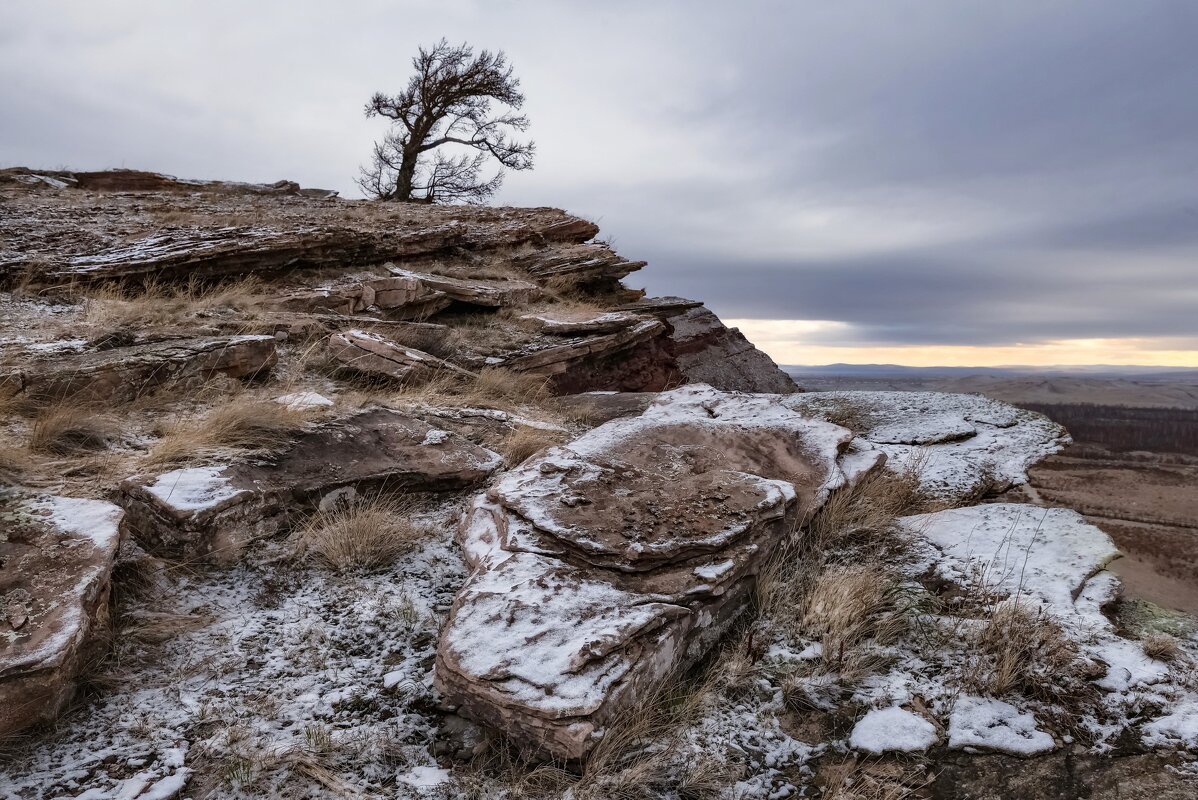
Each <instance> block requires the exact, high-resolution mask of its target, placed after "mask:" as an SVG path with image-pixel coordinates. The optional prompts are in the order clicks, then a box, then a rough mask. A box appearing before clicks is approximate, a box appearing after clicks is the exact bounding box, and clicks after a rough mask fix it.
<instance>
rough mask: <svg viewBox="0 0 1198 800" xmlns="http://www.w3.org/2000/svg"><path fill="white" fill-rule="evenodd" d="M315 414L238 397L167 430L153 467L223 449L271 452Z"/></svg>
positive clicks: (154, 455)
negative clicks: (196, 418)
mask: <svg viewBox="0 0 1198 800" xmlns="http://www.w3.org/2000/svg"><path fill="white" fill-rule="evenodd" d="M310 416H311V411H310V410H309V409H303V408H289V407H287V406H285V405H283V404H281V403H276V402H273V401H270V400H261V399H257V398H248V397H234V398H232V399H230V400H229V401H228V402H227V403H225V404H224V405H221V406H218V407H216V408H214V409H213V410H211V411H209V412H208V413H207V414H205V415H204V416H203V417H201V418H199V419H198V420H190V421H182V422H178V423H175V424H173V425H170V426H169V427H167V428H166V430H164V431H163V436H162V439H161V440H160V441H159V442H158V444H156V445H155V446H154V448H153V449H152V450H151V451H150V455H149V458H148V462H149V463H150V464H175V463H181V462H186V461H194V460H198V459H202V458H206V457H208V456H210V455H211V454H212V453H213V451H214V450H217V449H220V448H226V447H228V448H238V449H246V450H271V449H277V448H279V447H282V446H283V445H285V444H287V443H288V442H289V441H291V440H292V439H293V438H294V436H295V434H296V433H297V432H299V431H300V430H302V429H303V428H304V426H305V424H306V423H307V421H308V420H309V419H310Z"/></svg>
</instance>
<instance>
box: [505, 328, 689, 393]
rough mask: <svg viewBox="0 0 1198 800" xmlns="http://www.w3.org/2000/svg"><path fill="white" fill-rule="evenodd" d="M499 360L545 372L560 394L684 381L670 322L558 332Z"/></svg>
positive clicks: (641, 388)
mask: <svg viewBox="0 0 1198 800" xmlns="http://www.w3.org/2000/svg"><path fill="white" fill-rule="evenodd" d="M500 363H501V365H502V366H503V367H505V368H507V369H513V370H516V371H517V372H527V373H529V374H532V375H544V376H545V377H547V378H549V379H550V380H552V382H553V385H554V387H555V388H556V389H557V391H558V392H560V393H562V394H573V393H575V392H588V391H648V392H652V391H660V390H662V389H665V388H666V387H668V386H671V385H677V384H678V383H681V382H682V375H681V373H679V372H678V370H677V368H676V366H675V364H674V359H673V352H672V350H671V344H670V341H669V328H668V326H666V324H665V323H663V322H661V321H659V320H655V319H640V320H638V321H634V322H633V323H632V324H631V325H628V326H627V327H625V328H623V329H622V330H618V331H616V332H615V333H609V334H599V335H594V336H576V337H572V338H568V339H567V338H564V337H560V338H559V337H554V338H553V339H552V340H549V341H544V342H538V343H536V344H534V345H531V346H529V347H527V348H526V349H525V350H523V351H520V352H516V353H512V354H508V355H507V356H506V357H505V358H504V359H502V361H501V362H500Z"/></svg>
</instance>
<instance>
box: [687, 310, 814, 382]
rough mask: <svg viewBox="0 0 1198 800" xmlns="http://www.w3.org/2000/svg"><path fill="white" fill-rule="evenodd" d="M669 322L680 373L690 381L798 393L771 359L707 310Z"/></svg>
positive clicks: (695, 311)
mask: <svg viewBox="0 0 1198 800" xmlns="http://www.w3.org/2000/svg"><path fill="white" fill-rule="evenodd" d="M669 322H670V325H672V326H673V328H674V332H673V334H671V336H672V338H673V339H674V356H675V358H677V359H678V369H679V370H681V371H682V374H684V375H686V377H687V379H688V380H690V381H693V382H695V383H708V384H711V385H712V386H717V387H721V388H727V389H737V390H740V391H746V392H777V393H785V392H794V391H798V387H797V386H795V382H794V381H793V380H792V379H791V377H790V376H789V375H787V374H786V373H785V372H783V371H782V370H781V369H779V368H778V365H777V364H775V363H774V362H773V360H772V359H771V358H770V357H769V356H767V355H766V354H765V353H763V352H761V351H760V350H758V349H757V348H756V347H754V346H753V344H752V343H751V342H750V341H749V340H748V339H746V338H745V337H744V334H742V333H741V332H740V331H739V330H737V329H736V328H727V327H725V326H724V323H722V322H720V319H719V317H717V316H716V315H715V314H713V313H711V311H709V310H708V309H707V308H705V307H703V306H699V307H698V308H691V309H688V310H687V311H685V312H684V313H682V314H679V315H677V316H672V317H670V318H669Z"/></svg>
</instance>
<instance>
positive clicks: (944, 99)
mask: <svg viewBox="0 0 1198 800" xmlns="http://www.w3.org/2000/svg"><path fill="white" fill-rule="evenodd" d="M442 35H445V36H448V37H450V38H451V39H467V40H470V41H472V42H475V43H476V44H478V45H479V46H493V47H503V48H505V49H507V51H508V52H509V55H510V56H511V58H512V61H513V62H514V64H515V66H516V69H517V71H518V73H519V74H520V75H521V76H522V77H523V80H524V86H525V89H526V92H527V94H528V96H529V105H528V109H527V110H528V112H529V114H530V116H531V117H532V119H533V123H534V127H533V134H534V135H535V136H536V138H537V140H538V144H539V145H540V161H539V164H538V169H537V170H536V171H534V172H533V173H530V174H522V175H516V176H512V177H511V178H510V179H509V181H508V184H507V186H506V187H505V190H504V192H503V195H502V197H501V200H502V201H504V202H510V203H521V204H523V203H536V204H551V205H561V206H565V207H567V208H569V209H571V210H574V211H576V212H580V213H585V214H587V215H590V216H592V217H593V218H597V219H599V220H600V222H601V224H602V226H603V228H604V233H605V235H608V236H611V237H613V238H614V239H615V241H616V244H617V246H618V247H619V248H620V249H621V250H622V251H624V252H625V253H626V254H627V255H629V256H631V257H637V258H648V259H650V260H651V264H650V267H649V268H648V269H647V270H646V271H645V272H644V273H643V280H644V282H645V283H646V284H647V287H648V288H649V289H650V290H651V291H654V292H656V293H671V294H686V295H692V296H697V297H701V298H703V299H706V300H708V301H709V303H710V304H711V305H712V306H713V307H714V308H715V309H716V310H717V311H718V312H719V313H721V314H723V315H726V316H731V317H752V318H780V319H824V320H839V321H843V322H847V323H850V325H849V326H848V327H847V328H846V329H844V332H843V333H842V334H839V335H841V336H842V339H841V340H840V341H839V342H834V343H845V344H857V343H868V344H884V343H889V344H904V343H940V344H949V343H960V344H1010V343H1014V342H1036V341H1042V340H1048V339H1056V338H1103V337H1124V336H1126V337H1153V336H1190V335H1192V334H1193V332H1194V328H1195V325H1194V322H1193V318H1194V317H1195V310H1196V309H1198V258H1196V257H1198V224H1196V223H1198V104H1196V103H1194V102H1193V98H1194V97H1196V96H1198V52H1196V51H1195V50H1194V48H1193V46H1192V42H1193V41H1194V40H1195V37H1196V35H1198V7H1196V6H1194V5H1193V4H1192V3H1189V2H1186V1H1185V0H1146V1H1145V2H1138V3H1126V2H1123V1H1122V0H1085V1H1084V2H1083V1H1082V0H1073V1H1070V0H1065V1H1063V2H1055V3H1051V4H1050V3H1042V2H1038V1H1033V0H1024V1H1022V2H1005V3H980V2H978V3H974V2H964V3H963V2H956V0H940V2H927V1H926V0H919V1H916V0H896V2H887V3H878V2H866V1H865V0H845V1H844V2H838V3H784V2H757V3H753V2H750V3H738V4H730V3H694V2H681V1H679V2H665V3H655V4H643V3H634V2H631V1H629V2H615V3H606V4H602V6H600V5H598V4H594V3H583V2H577V3H567V2H548V1H547V0H546V2H528V3H521V4H518V5H517V4H493V3H483V2H467V1H465V0H463V1H462V2H448V3H446V2H432V1H431V0H429V1H428V2H410V3H403V4H395V3H384V2H364V3H355V4H336V3H331V2H330V3H308V4H297V3H290V2H288V3H284V2H263V3H255V4H253V5H246V4H244V3H233V2H223V1H216V2H209V3H204V4H186V5H184V4H161V3H152V2H128V3H123V4H122V3H118V4H105V6H104V8H103V9H101V8H99V7H97V6H96V5H94V4H92V3H87V2H83V1H82V0H80V1H79V2H44V3H38V4H7V5H6V6H5V7H4V8H3V9H2V10H0V69H3V70H4V74H5V75H6V80H5V81H3V82H0V109H3V111H0V114H3V121H4V124H3V126H0V158H2V159H3V160H4V161H6V162H9V163H23V164H29V165H32V166H43V167H53V166H60V165H69V166H75V167H81V168H101V167H108V166H121V165H126V166H138V167H144V168H149V169H160V170H163V171H167V172H172V173H175V174H182V175H187V176H192V177H227V178H239V179H245V180H276V179H278V178H280V177H288V178H293V179H297V180H300V181H301V182H303V183H305V184H307V185H325V186H333V187H335V188H340V189H342V190H343V192H345V193H346V194H350V195H356V191H355V190H354V189H353V185H352V177H353V175H354V174H355V171H356V167H357V164H358V163H359V162H360V161H361V160H362V159H363V158H364V157H365V155H366V151H367V149H368V147H369V143H370V141H371V140H372V138H373V137H375V136H376V135H378V133H379V132H380V128H379V126H378V125H376V124H372V123H370V122H368V121H366V120H364V119H363V118H362V117H361V104H362V102H363V101H364V100H365V99H366V98H367V97H368V96H369V94H370V93H371V92H372V91H374V90H376V89H387V88H388V87H391V88H393V87H394V86H397V85H399V84H401V83H402V81H403V79H404V76H405V74H406V70H407V64H406V61H407V57H408V55H409V54H410V52H411V51H412V50H414V48H415V46H416V45H417V44H419V43H423V42H429V41H433V40H435V39H437V38H439V37H440V36H442Z"/></svg>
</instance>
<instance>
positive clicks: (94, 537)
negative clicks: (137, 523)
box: [26, 496, 125, 549]
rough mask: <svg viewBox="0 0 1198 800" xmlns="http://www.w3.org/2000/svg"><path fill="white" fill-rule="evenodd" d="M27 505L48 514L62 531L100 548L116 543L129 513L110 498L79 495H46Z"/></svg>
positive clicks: (40, 512) (39, 512)
mask: <svg viewBox="0 0 1198 800" xmlns="http://www.w3.org/2000/svg"><path fill="white" fill-rule="evenodd" d="M26 507H27V508H28V509H29V510H30V511H31V512H33V513H35V514H38V515H46V516H48V517H49V519H50V521H51V522H52V523H54V525H55V527H57V528H58V529H59V530H62V531H64V532H66V533H70V534H73V535H75V536H80V537H83V538H85V539H89V540H90V541H91V543H92V544H94V545H95V546H96V547H98V548H100V549H108V548H113V547H115V546H116V540H117V537H118V536H119V530H120V524H121V518H122V517H123V516H124V514H125V512H124V511H123V510H122V509H121V508H120V507H119V506H116V505H113V504H112V503H109V502H107V501H104V500H88V499H85V498H79V497H57V496H53V497H45V498H41V499H38V500H31V501H29V502H28V503H27V504H26Z"/></svg>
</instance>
